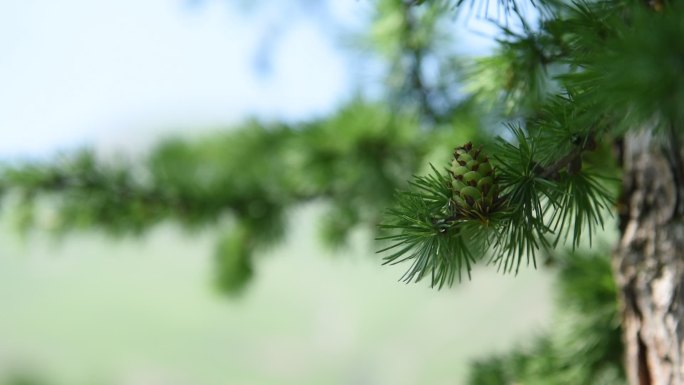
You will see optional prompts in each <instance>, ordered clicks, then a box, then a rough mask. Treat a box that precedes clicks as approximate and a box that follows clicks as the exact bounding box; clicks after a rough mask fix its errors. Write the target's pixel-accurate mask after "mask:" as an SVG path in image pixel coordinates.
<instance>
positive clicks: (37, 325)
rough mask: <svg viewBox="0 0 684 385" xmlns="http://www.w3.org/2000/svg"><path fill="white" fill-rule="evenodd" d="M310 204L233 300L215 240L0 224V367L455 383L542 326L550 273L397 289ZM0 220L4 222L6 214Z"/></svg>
mask: <svg viewBox="0 0 684 385" xmlns="http://www.w3.org/2000/svg"><path fill="white" fill-rule="evenodd" d="M321 212H322V211H321V210H320V207H318V206H316V205H312V206H307V207H306V208H303V209H301V210H300V211H299V212H297V213H296V214H295V215H294V216H293V217H291V220H290V224H289V228H290V229H291V235H290V237H289V238H288V240H287V242H286V244H284V245H283V246H282V247H277V248H274V249H273V250H271V251H270V252H267V253H264V254H263V255H262V256H261V257H260V259H259V261H258V264H257V269H256V270H257V273H256V278H255V280H254V281H253V282H252V283H251V284H250V286H249V288H248V290H247V291H246V292H245V294H244V295H243V296H242V297H240V298H238V299H228V298H225V297H221V296H219V295H218V294H217V293H216V292H215V291H214V290H213V288H212V287H211V275H212V263H211V262H212V261H211V255H212V251H213V247H214V245H215V239H216V234H215V233H213V232H212V231H205V232H201V233H197V234H188V233H184V232H182V231H181V230H180V229H179V228H176V227H173V226H171V225H163V226H159V228H157V229H155V230H154V231H153V232H152V233H150V234H149V235H148V236H146V237H144V238H141V239H130V238H127V239H123V240H112V239H109V238H106V237H104V236H102V235H100V234H98V233H87V234H74V235H71V236H68V237H67V238H65V239H64V240H62V241H54V240H50V237H48V236H46V235H45V234H40V233H34V234H31V235H29V236H28V237H27V238H26V239H25V240H24V241H21V240H20V239H19V237H18V236H17V234H16V233H15V232H13V230H11V228H10V226H9V225H7V224H5V225H4V227H3V229H2V232H0V374H7V373H9V372H11V371H13V370H15V369H17V368H20V369H22V368H23V369H27V370H31V371H35V372H36V373H40V375H41V376H43V377H45V378H48V379H49V380H50V381H51V382H50V383H53V384H84V385H85V384H127V385H128V384H130V385H133V384H151V385H156V384H188V385H189V384H192V385H219V384H222V385H223V384H230V385H240V384H244V385H254V384H278V385H287V384H298V385H303V384H317V385H333V384H358V385H372V384H392V385H403V384H406V385H408V384H435V385H441V384H461V383H462V381H463V379H464V376H465V374H466V370H467V367H468V362H469V361H470V360H472V359H474V358H476V357H481V356H484V355H486V354H487V353H491V352H501V351H505V350H506V349H507V348H509V347H512V346H515V345H517V344H519V343H522V342H524V340H525V339H526V337H528V336H532V335H535V334H537V333H541V332H542V331H543V330H544V328H545V327H546V326H547V325H549V323H550V318H549V315H550V307H551V301H552V293H551V287H552V276H551V275H550V274H548V273H547V272H543V271H539V270H537V271H535V270H533V269H532V268H529V269H524V270H523V271H522V273H521V274H520V275H518V276H517V277H514V276H502V275H500V274H497V273H496V272H495V271H494V269H491V268H490V269H486V270H477V271H475V272H474V275H473V280H472V281H471V282H467V281H466V282H465V283H464V284H462V285H460V286H458V287H457V288H455V289H453V290H442V291H436V290H431V289H429V288H428V287H426V285H424V284H419V285H405V284H403V283H398V282H397V279H398V278H399V276H400V275H401V273H403V271H404V269H405V266H399V267H396V268H381V267H379V257H378V256H376V255H374V254H373V253H372V250H373V249H374V246H373V244H372V240H371V239H369V237H368V236H365V235H364V234H362V233H358V234H356V235H355V237H354V238H355V242H354V243H355V246H354V247H353V248H351V249H350V250H346V251H344V252H340V253H332V252H330V251H328V250H325V249H323V248H322V247H321V246H320V244H319V243H318V242H317V240H316V236H315V234H316V227H315V223H316V221H315V220H312V219H314V218H316V216H317V215H319V214H320V213H321ZM5 222H7V221H5Z"/></svg>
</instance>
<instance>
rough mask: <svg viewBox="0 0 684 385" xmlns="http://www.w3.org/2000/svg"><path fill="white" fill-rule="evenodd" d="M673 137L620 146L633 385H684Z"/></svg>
mask: <svg viewBox="0 0 684 385" xmlns="http://www.w3.org/2000/svg"><path fill="white" fill-rule="evenodd" d="M670 139H671V140H669V141H667V142H666V143H660V144H659V143H655V141H654V140H653V139H652V138H651V135H650V133H648V132H643V133H638V134H628V135H626V136H625V138H624V140H623V142H622V146H621V147H622V154H621V159H622V169H623V172H624V174H623V191H622V195H621V198H620V201H619V206H618V208H619V213H620V231H621V239H620V243H619V245H618V247H617V249H616V250H615V253H614V255H613V269H614V274H615V279H616V283H617V287H618V293H619V296H620V298H619V299H620V307H621V315H622V335H623V342H624V347H625V370H626V376H627V379H628V382H629V384H630V385H675V384H684V359H683V358H684V295H683V293H684V291H683V290H684V281H683V278H684V276H683V273H684V211H683V210H684V202H683V198H684V195H683V193H684V188H683V181H682V179H684V178H683V176H684V173H683V170H682V161H681V146H680V145H679V143H678V142H679V141H678V140H677V138H676V135H675V134H674V131H672V132H671V138H670Z"/></svg>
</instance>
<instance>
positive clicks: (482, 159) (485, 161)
mask: <svg viewBox="0 0 684 385" xmlns="http://www.w3.org/2000/svg"><path fill="white" fill-rule="evenodd" d="M450 172H451V176H452V178H453V179H452V182H451V186H452V189H453V201H454V203H455V205H456V208H457V210H459V211H460V212H461V213H462V214H463V215H464V216H466V217H469V218H486V217H487V216H488V215H489V214H490V213H491V212H493V211H494V210H495V208H496V206H497V203H498V201H499V197H498V192H499V186H498V185H497V183H496V176H495V170H494V167H493V166H492V164H491V163H490V162H489V158H487V156H486V155H485V154H484V153H483V152H482V150H481V149H480V148H478V149H473V145H472V143H470V142H468V143H466V144H465V145H463V146H461V147H456V149H455V150H454V159H453V160H452V161H451V169H450Z"/></svg>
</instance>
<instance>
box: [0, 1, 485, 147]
mask: <svg viewBox="0 0 684 385" xmlns="http://www.w3.org/2000/svg"><path fill="white" fill-rule="evenodd" d="M250 4H252V5H253V4H254V3H251V2H249V1H238V0H235V1H225V0H204V1H198V0H145V1H137V0H117V1H106V0H100V1H92V0H61V1H53V0H22V1H0V134H1V135H0V138H2V139H1V140H0V159H13V158H17V157H19V158H22V157H24V158H25V157H44V156H49V155H52V154H53V153H55V152H58V151H66V150H69V149H73V148H77V147H81V146H84V145H90V146H95V147H96V148H99V149H102V148H104V149H112V148H115V149H127V150H135V149H136V148H144V147H146V146H148V145H149V144H150V143H152V142H154V141H155V140H157V139H158V137H159V136H164V135H167V136H168V135H188V134H190V135H192V134H194V133H195V132H197V131H201V130H210V129H219V128H222V127H226V126H229V125H230V124H234V123H236V122H239V121H241V120H244V119H245V118H246V117H249V116H259V117H260V118H263V119H286V120H291V121H292V120H301V119H306V118H309V117H311V116H320V115H324V114H326V113H329V112H331V111H333V110H334V109H335V107H336V106H338V105H339V104H340V103H341V102H342V101H344V100H345V99H347V98H349V97H350V96H351V93H352V92H353V91H354V90H356V89H357V88H358V87H359V84H360V82H363V81H364V80H363V78H360V77H359V63H358V62H357V61H354V60H355V59H354V57H353V56H352V55H349V51H348V50H347V51H345V50H344V49H341V46H340V39H339V36H335V34H334V33H333V32H332V31H333V29H331V28H330V24H331V23H335V24H336V25H338V26H343V27H345V28H354V27H355V26H358V25H359V23H362V21H363V20H364V17H366V16H365V15H367V14H368V10H369V7H370V5H369V3H368V1H365V0H353V1H352V0H331V1H327V2H323V1H322V2H319V3H315V2H314V3H312V2H302V4H309V7H308V8H306V9H303V8H302V7H300V6H293V4H297V2H295V3H293V2H292V1H263V2H261V3H260V4H259V5H258V6H249V5H250ZM312 4H313V5H312ZM471 24H472V23H471ZM475 29H477V28H475ZM480 29H481V28H480ZM460 35H463V36H465V35H464V34H462V33H461V34H460ZM478 38H479V39H480V41H478V42H475V43H474V44H473V39H478ZM483 40H484V39H483V38H481V37H478V36H476V35H469V36H466V37H465V42H464V43H466V45H467V43H469V42H470V45H471V46H477V47H482V45H483ZM485 45H486V43H485ZM362 71H363V70H362Z"/></svg>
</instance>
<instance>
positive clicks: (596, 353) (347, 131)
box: [0, 0, 681, 385]
mask: <svg viewBox="0 0 684 385" xmlns="http://www.w3.org/2000/svg"><path fill="white" fill-rule="evenodd" d="M203 3H204V2H202V1H196V2H193V5H195V6H202V4H203ZM419 3H420V4H419ZM238 4H240V5H241V6H243V12H251V11H252V10H253V9H254V8H255V7H259V4H258V2H251V1H242V2H238ZM297 7H301V8H297ZM297 7H295V6H294V5H293V9H298V10H299V11H300V12H315V13H316V14H319V13H320V12H323V11H322V10H321V8H319V5H318V2H316V1H300V2H297ZM359 7H366V8H367V9H368V10H369V12H368V15H367V20H366V22H364V23H362V28H359V29H354V30H353V31H347V30H345V28H344V26H341V25H337V26H335V25H332V26H331V29H335V27H338V28H339V31H342V32H344V33H343V34H342V36H343V39H346V41H348V42H352V44H351V46H352V47H353V51H354V52H355V54H356V55H360V56H363V57H364V58H365V60H368V61H369V62H371V63H373V65H375V66H376V67H374V68H379V70H378V72H379V73H380V74H381V75H380V77H379V79H375V81H374V82H373V81H371V82H370V84H368V85H367V87H364V88H362V89H359V90H358V92H357V94H356V96H355V97H353V98H351V99H350V100H348V101H347V102H346V103H345V104H344V105H342V106H340V107H339V108H338V110H337V111H335V112H334V113H331V114H330V115H329V116H322V117H318V118H313V119H309V120H306V121H297V122H285V121H269V120H267V119H259V118H258V117H257V118H254V119H251V120H248V121H245V122H243V123H241V124H238V125H236V126H235V127H230V128H229V129H226V130H225V132H223V133H218V134H209V135H204V136H199V137H198V138H193V139H168V140H165V141H163V142H161V143H159V144H158V145H156V146H154V147H153V148H152V149H151V150H150V151H149V153H147V154H145V155H141V156H138V157H136V158H133V159H122V158H118V157H111V156H110V157H108V156H103V155H102V154H98V153H96V152H94V151H92V150H83V151H77V152H73V153H64V154H62V155H60V156H57V157H55V158H54V159H49V160H47V161H6V162H5V164H3V165H2V168H1V169H0V170H1V171H0V197H1V198H2V210H3V211H5V212H7V213H9V214H10V215H11V216H12V218H13V219H14V221H15V223H16V224H17V225H18V226H19V228H20V230H22V231H23V232H24V233H26V234H28V233H29V232H30V231H31V230H32V229H39V230H49V231H52V232H54V233H55V234H57V235H60V236H62V235H65V234H67V233H69V232H72V231H76V230H90V229H100V230H104V231H105V232H107V233H108V234H111V235H113V236H115V237H124V236H128V235H134V236H141V235H145V234H147V233H149V232H150V231H151V230H152V229H154V228H155V227H156V226H158V225H160V224H163V223H168V222H176V223H179V224H181V225H182V227H183V228H184V229H185V230H186V231H188V232H190V233H191V234H192V233H200V232H201V231H203V230H204V229H206V228H210V227H217V228H219V231H220V234H219V236H218V239H217V240H216V242H215V245H216V246H215V254H214V272H215V274H214V277H215V280H214V281H215V284H216V285H215V286H216V287H218V288H219V289H220V290H221V291H222V292H223V293H227V294H231V295H234V294H238V293H243V292H244V289H245V285H246V284H247V283H248V282H249V281H250V280H251V279H259V272H258V270H257V269H256V264H255V260H256V259H257V258H258V255H259V254H260V253H263V252H264V251H265V250H267V249H268V248H269V247H273V246H276V245H278V244H279V243H280V242H282V241H283V240H284V239H286V236H287V234H288V232H289V231H291V230H292V226H293V225H292V224H288V223H290V222H288V218H289V217H290V216H291V215H292V213H293V212H294V211H295V210H296V209H297V208H298V207H300V206H301V205H304V204H308V203H320V204H322V205H323V207H324V208H323V210H322V215H319V217H318V218H317V221H318V223H319V224H320V226H318V227H317V229H318V232H319V235H320V238H321V239H322V240H323V242H324V243H325V244H326V245H328V246H330V247H332V248H344V247H349V239H350V234H351V233H352V231H353V230H355V229H365V230H366V231H370V232H371V233H375V232H376V231H377V225H378V223H379V222H380V221H381V218H382V215H383V212H384V210H385V209H386V208H387V207H388V206H390V204H391V203H392V201H393V197H394V193H395V191H396V190H397V189H401V188H405V187H406V184H407V181H408V180H409V179H410V178H411V176H412V175H416V174H423V173H425V171H426V170H428V167H429V164H430V163H433V164H435V165H437V166H439V165H442V164H446V162H447V161H448V158H449V156H450V153H451V151H452V149H453V147H454V146H456V145H460V144H463V143H465V142H466V141H472V142H474V143H479V144H483V145H484V146H485V147H487V146H489V145H490V144H491V141H492V138H493V136H494V135H496V134H503V135H506V134H505V131H503V130H502V126H501V125H499V124H498V121H499V120H500V119H501V118H502V117H519V116H521V115H522V112H521V111H525V110H530V109H533V108H536V107H538V106H540V105H541V104H542V103H543V102H544V101H545V100H546V95H548V93H549V91H550V90H552V89H554V87H555V85H554V83H553V82H552V81H550V80H549V79H550V77H551V75H553V74H554V71H556V70H555V69H554V68H553V66H554V65H556V64H555V63H554V60H555V58H556V55H558V53H559V52H563V50H565V49H572V43H573V41H572V40H570V42H567V41H566V40H565V36H561V35H560V34H555V33H554V31H556V30H557V28H559V27H558V26H557V25H545V26H543V27H544V28H542V29H541V30H539V31H538V32H535V33H529V34H526V33H524V32H525V31H526V30H525V28H524V26H523V27H520V26H517V27H516V26H505V27H502V29H501V31H500V32H499V35H498V42H499V43H500V45H499V47H498V48H497V51H496V52H494V54H493V55H490V56H487V57H478V58H468V57H464V55H462V54H461V52H460V51H459V50H462V47H460V46H459V41H458V38H459V36H458V35H457V34H456V33H454V31H455V30H456V28H457V27H456V26H457V25H458V23H464V19H463V18H460V19H459V18H458V16H459V12H461V11H457V9H456V4H455V2H453V1H441V0H434V1H420V2H415V1H407V0H376V1H372V2H369V3H364V4H359ZM293 12H295V11H293ZM471 12H475V13H477V12H478V11H477V10H473V9H471ZM480 12H481V11H480ZM323 13H324V12H323ZM325 20H327V19H325ZM680 26H681V25H680V24H677V23H676V22H675V21H671V25H670V24H668V28H670V27H671V28H679V27H680ZM520 28H522V31H523V32H520V31H519V30H520ZM577 28H581V26H578V27H577ZM637 41H638V42H640V43H642V44H643V45H644V46H649V47H650V46H652V44H651V43H650V42H649V41H648V40H647V38H646V37H644V38H643V39H642V38H639V39H637ZM552 43H553V44H552ZM555 43H557V45H554V44H555ZM659 44H669V43H666V42H660V43H659ZM566 45H567V46H566ZM618 48H619V47H618ZM623 48H624V49H625V50H631V49H632V48H630V47H623ZM629 52H632V51H629ZM634 52H635V55H636V52H640V51H634ZM606 55H607V56H606V60H605V61H601V62H599V64H598V66H597V67H596V72H588V73H587V74H585V75H582V76H586V77H589V76H591V74H596V73H597V72H599V71H603V68H604V67H608V66H611V65H613V62H612V61H611V60H610V55H611V54H610V53H607V54H606ZM640 60H656V59H649V56H648V55H646V56H644V58H642V59H640ZM571 64H572V63H571ZM557 65H558V66H566V65H568V64H567V63H561V64H557ZM668 68H669V67H668ZM634 71H638V68H637V69H634ZM604 72H607V73H617V72H616V71H613V70H610V71H604ZM580 80H581V81H584V80H583V79H580ZM594 80H595V79H593V80H592V79H588V80H586V81H594ZM602 80H605V79H602ZM605 81H606V82H607V83H608V84H610V82H611V81H610V79H608V80H605ZM602 84H603V83H602ZM614 92H615V94H616V95H619V94H621V92H622V90H620V89H615V90H614ZM653 92H660V93H667V92H668V91H667V90H659V89H655V90H654V91H653ZM611 100H614V99H611ZM618 101H619V102H621V103H628V102H629V101H628V100H621V99H618ZM559 103H561V104H562V103H563V101H559ZM595 103H599V104H600V103H608V100H596V101H595ZM673 103H674V102H673ZM662 108H663V109H664V110H665V113H671V114H676V113H677V112H676V109H674V108H673V107H672V106H668V105H665V106H662ZM538 119H539V120H540V121H543V119H544V116H543V115H542V116H539V117H538ZM550 140H551V139H550ZM603 156H604V157H605V158H607V157H608V156H609V154H606V153H603ZM602 159H604V158H602ZM294 226H299V225H298V224H294ZM559 254H560V255H558V256H554V255H551V256H549V257H548V260H549V264H548V266H549V268H550V269H552V270H553V271H557V273H558V277H557V278H558V281H557V283H556V284H555V288H556V291H557V293H556V295H557V304H556V307H557V311H556V313H555V315H554V323H553V327H552V329H551V330H550V332H549V333H547V334H545V333H540V335H539V336H538V337H537V338H536V340H535V341H534V342H533V343H530V342H529V341H527V342H524V343H522V342H521V347H520V348H519V349H516V350H515V351H513V352H509V353H504V354H499V355H497V356H495V357H491V358H482V359H479V360H477V361H476V362H475V363H474V365H473V366H472V370H471V373H470V377H469V380H468V381H469V383H470V384H473V385H494V384H514V383H521V384H522V383H524V384H617V383H621V382H622V371H621V367H620V363H619V360H620V349H621V346H620V341H619V330H618V324H617V320H616V303H615V288H614V287H613V286H612V279H611V278H610V266H609V263H608V257H607V254H608V251H607V247H604V248H603V250H602V251H601V252H597V251H594V252H592V253H588V252H585V251H582V250H579V249H578V250H577V251H575V252H574V253H573V254H570V253H569V252H568V253H565V254H564V253H563V252H559ZM253 276H254V277H253ZM501 295H506V294H505V293H504V294H501ZM465 311H468V310H467V309H465ZM520 311H521V312H524V311H526V310H525V309H520ZM500 322H505V321H504V320H501V321H500ZM578 363H581V364H578ZM5 383H6V384H8V385H10V384H12V385H20V384H22V385H28V384H36V385H37V384H41V383H42V382H40V381H39V380H38V379H33V378H32V377H25V376H23V375H19V376H17V377H13V378H11V379H8V380H6V381H5Z"/></svg>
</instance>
